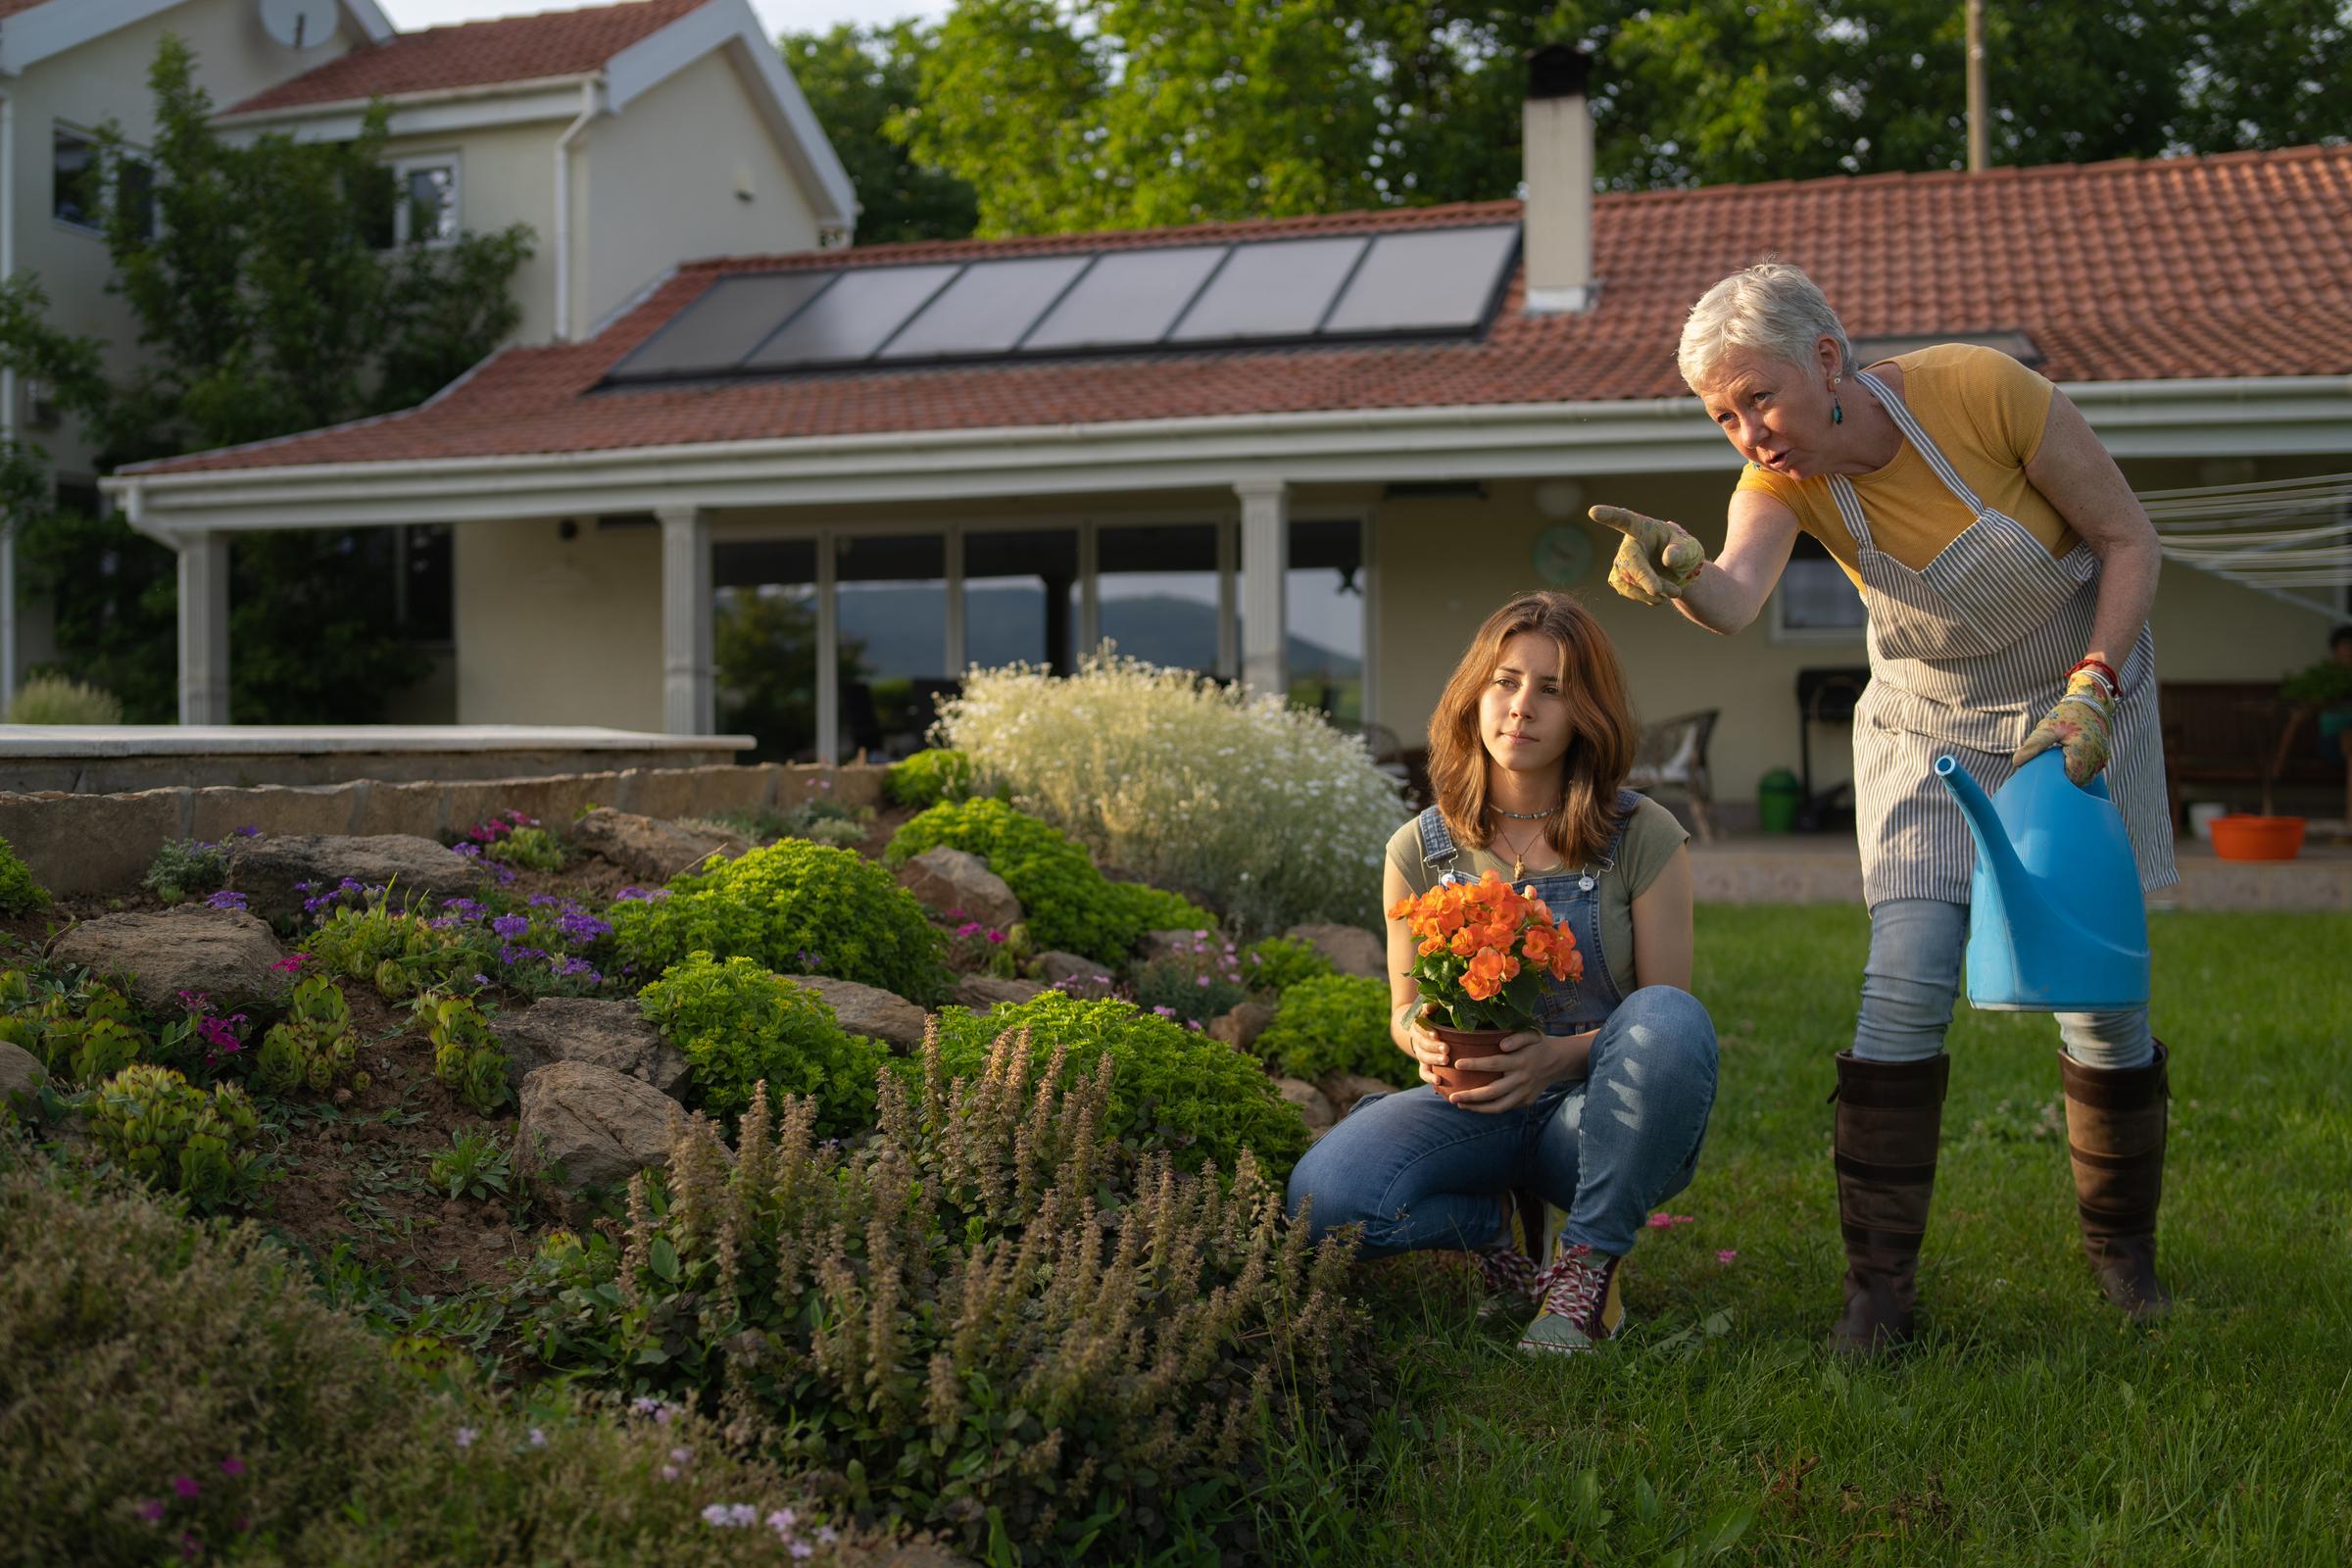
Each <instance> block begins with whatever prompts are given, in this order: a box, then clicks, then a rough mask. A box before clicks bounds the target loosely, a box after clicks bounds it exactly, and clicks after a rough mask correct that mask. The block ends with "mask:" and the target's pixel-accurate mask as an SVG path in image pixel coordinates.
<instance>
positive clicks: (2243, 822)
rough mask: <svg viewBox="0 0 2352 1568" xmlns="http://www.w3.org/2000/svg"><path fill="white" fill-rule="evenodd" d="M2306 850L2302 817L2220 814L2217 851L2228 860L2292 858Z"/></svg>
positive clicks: (2215, 833) (2215, 824) (2215, 840)
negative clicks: (2304, 848)
mask: <svg viewBox="0 0 2352 1568" xmlns="http://www.w3.org/2000/svg"><path fill="white" fill-rule="evenodd" d="M2302 850H2303V819H2302V818H2301V817H2299V816H2217V817H2215V818H2214V819H2213V853H2214V854H2216V855H2218V856H2220V857H2221V858H2223V859H2225V860H2291V859H2293V858H2295V857H2296V856H2297V855H2299V854H2301V853H2302Z"/></svg>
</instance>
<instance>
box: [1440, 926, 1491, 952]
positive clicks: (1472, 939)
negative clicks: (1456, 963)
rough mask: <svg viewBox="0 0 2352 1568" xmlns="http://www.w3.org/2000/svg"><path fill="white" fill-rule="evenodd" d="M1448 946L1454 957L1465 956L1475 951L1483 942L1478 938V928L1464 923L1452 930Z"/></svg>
mask: <svg viewBox="0 0 2352 1568" xmlns="http://www.w3.org/2000/svg"><path fill="white" fill-rule="evenodd" d="M1448 946H1449V947H1451V948H1452V949H1453V956H1455V957H1457V958H1467V957H1469V956H1471V955H1472V954H1474V953H1476V952H1477V951H1478V950H1479V948H1480V947H1481V946H1483V944H1482V943H1481V942H1480V941H1479V940H1478V928H1477V927H1476V926H1468V925H1466V926H1463V927H1462V928H1461V929H1460V930H1458V931H1456V932H1454V934H1453V941H1452V942H1451V943H1449V944H1448Z"/></svg>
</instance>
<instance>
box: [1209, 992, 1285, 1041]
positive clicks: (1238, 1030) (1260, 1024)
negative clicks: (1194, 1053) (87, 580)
mask: <svg viewBox="0 0 2352 1568" xmlns="http://www.w3.org/2000/svg"><path fill="white" fill-rule="evenodd" d="M1273 1021H1274V1009H1273V1008H1272V1007H1269V1006H1267V1005H1265V1004H1264V1003H1262V1002H1240V1003H1236V1004H1234V1008H1233V1010H1232V1011H1231V1012H1228V1013H1226V1014H1225V1015H1224V1016H1222V1017H1218V1018H1211V1019H1210V1020H1209V1021H1208V1037H1209V1038H1210V1039H1211V1040H1222V1041H1224V1042H1225V1043H1226V1044H1227V1045H1229V1046H1231V1047H1233V1048H1234V1050H1236V1051H1248V1050H1249V1049H1250V1047H1251V1046H1254V1045H1256V1044H1257V1037H1258V1036H1259V1035H1262V1034H1264V1033H1265V1032H1266V1025H1268V1024H1270V1023H1272V1022H1273Z"/></svg>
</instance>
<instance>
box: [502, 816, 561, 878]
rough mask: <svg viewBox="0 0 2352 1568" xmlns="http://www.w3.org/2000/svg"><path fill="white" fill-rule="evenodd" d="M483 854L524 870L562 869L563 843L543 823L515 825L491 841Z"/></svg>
mask: <svg viewBox="0 0 2352 1568" xmlns="http://www.w3.org/2000/svg"><path fill="white" fill-rule="evenodd" d="M482 854H483V855H485V856H487V857H488V858H491V859H493V860H497V861H500V862H502V863H504V864H507V865H518V866H521V867H522V868H523V869H524V870H526V871H561V870H563V869H564V843H563V841H562V840H561V839H559V838H557V837H556V836H555V835H554V834H553V833H550V832H549V831H548V830H547V829H545V828H543V827H517V828H515V829H514V830H513V831H512V832H510V833H508V834H506V835H505V836H504V837H503V838H500V839H498V840H496V841H494V842H492V843H490V844H487V845H485V846H483V849H482Z"/></svg>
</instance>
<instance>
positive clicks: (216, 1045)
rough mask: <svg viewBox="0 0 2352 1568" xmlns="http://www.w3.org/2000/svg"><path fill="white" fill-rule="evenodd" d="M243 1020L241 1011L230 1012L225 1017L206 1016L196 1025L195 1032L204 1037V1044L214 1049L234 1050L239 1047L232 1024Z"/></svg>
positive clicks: (243, 1016)
mask: <svg viewBox="0 0 2352 1568" xmlns="http://www.w3.org/2000/svg"><path fill="white" fill-rule="evenodd" d="M244 1021H245V1015H244V1014H243V1013H241V1012H239V1013H232V1014H231V1015H229V1016H228V1017H226V1018H207V1019H205V1020H204V1021H203V1022H202V1023H200V1024H198V1025H197V1026H196V1032H197V1033H198V1034H200V1035H202V1036H203V1037H204V1043H205V1044H206V1045H208V1046H211V1047H212V1048H213V1049H214V1050H216V1051H235V1050H237V1049H239V1048H238V1045H237V1037H236V1035H235V1034H234V1033H232V1032H231V1030H232V1027H233V1026H234V1025H236V1024H241V1023H243V1022H244Z"/></svg>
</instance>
